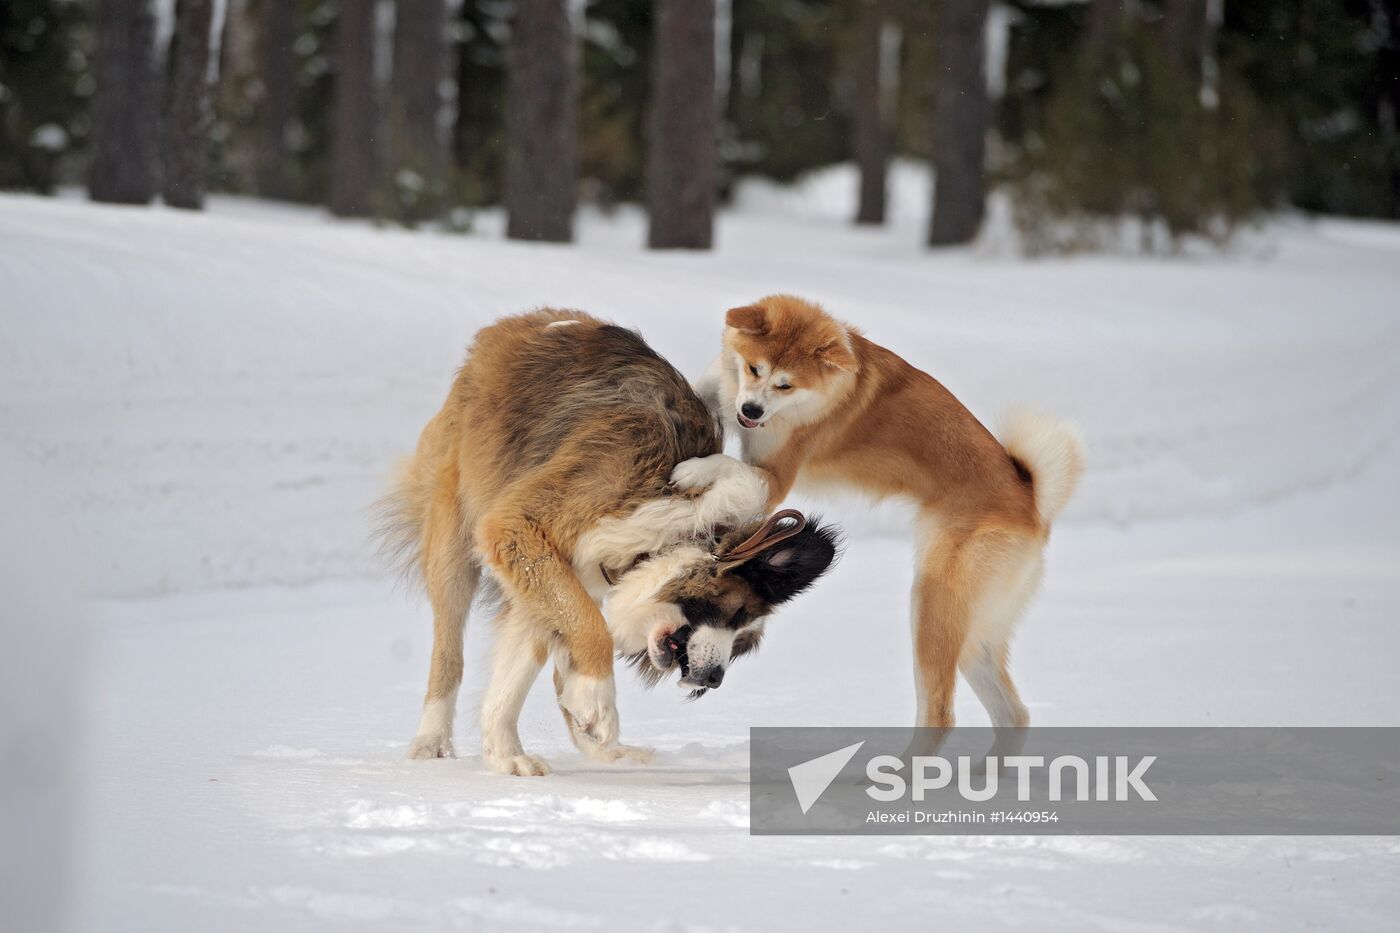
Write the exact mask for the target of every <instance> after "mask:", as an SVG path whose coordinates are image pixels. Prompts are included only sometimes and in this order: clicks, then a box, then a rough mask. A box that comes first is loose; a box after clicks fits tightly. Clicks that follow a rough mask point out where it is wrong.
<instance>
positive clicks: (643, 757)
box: [608, 745, 656, 765]
mask: <svg viewBox="0 0 1400 933" xmlns="http://www.w3.org/2000/svg"><path fill="white" fill-rule="evenodd" d="M608 752H609V757H608V760H609V761H611V762H618V761H627V762H631V763H632V764H638V765H649V764H651V763H652V762H653V761H655V760H656V749H654V748H644V747H642V746H641V745H614V746H612V747H611V748H609V749H608Z"/></svg>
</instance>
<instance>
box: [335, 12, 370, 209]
mask: <svg viewBox="0 0 1400 933" xmlns="http://www.w3.org/2000/svg"><path fill="white" fill-rule="evenodd" d="M374 7H375V0H341V4H340V18H339V20H338V21H337V23H336V40H335V42H336V56H335V111H334V113H333V115H332V130H331V134H332V139H331V183H330V196H329V203H330V209H331V213H333V214H335V215H337V216H339V217H364V216H367V215H369V214H370V213H371V211H372V209H373V194H374V181H375V163H376V142H377V139H376V136H377V134H376V130H377V113H378V108H377V106H376V88H375V82H374V45H375V37H376V31H375V21H374Z"/></svg>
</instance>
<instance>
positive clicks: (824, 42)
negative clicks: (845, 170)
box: [721, 0, 850, 181]
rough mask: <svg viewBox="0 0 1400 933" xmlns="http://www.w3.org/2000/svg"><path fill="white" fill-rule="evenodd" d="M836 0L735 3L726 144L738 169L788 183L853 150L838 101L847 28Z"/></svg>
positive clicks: (732, 166) (729, 164) (725, 156)
mask: <svg viewBox="0 0 1400 933" xmlns="http://www.w3.org/2000/svg"><path fill="white" fill-rule="evenodd" d="M844 6H845V5H844V4H843V3H840V2H837V0H745V2H739V3H735V4H734V5H733V18H734V19H733V31H732V41H731V46H730V48H731V62H732V65H731V70H730V80H729V85H730V91H729V106H728V113H727V117H728V123H729V126H728V127H727V129H726V135H727V139H726V144H725V146H724V149H723V150H722V153H721V154H722V157H723V159H724V162H725V164H726V166H727V167H728V168H729V170H730V171H731V172H732V173H734V174H746V173H756V174H760V175H767V176H769V177H771V178H776V179H778V180H780V181H789V180H791V179H794V178H796V177H797V176H798V175H800V174H801V173H802V172H804V171H807V170H809V169H812V168H816V167H817V166H821V165H828V164H830V163H832V162H836V161H839V160H841V159H844V158H846V157H847V155H848V154H849V152H850V145H849V135H850V134H849V130H848V125H847V124H848V121H847V119H846V117H845V115H844V114H843V113H842V112H841V107H840V106H839V104H838V101H837V99H836V94H835V90H836V85H837V78H838V75H839V74H840V64H841V63H840V60H839V58H840V51H839V50H840V44H841V30H842V28H843V27H844V26H845V25H846V23H847V19H848V18H847V17H846V16H845V15H844Z"/></svg>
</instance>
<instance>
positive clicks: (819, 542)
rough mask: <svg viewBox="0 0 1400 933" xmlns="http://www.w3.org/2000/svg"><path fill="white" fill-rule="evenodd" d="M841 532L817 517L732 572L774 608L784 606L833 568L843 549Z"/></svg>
mask: <svg viewBox="0 0 1400 933" xmlns="http://www.w3.org/2000/svg"><path fill="white" fill-rule="evenodd" d="M840 540H841V538H840V533H839V532H838V531H837V530H836V529H834V528H832V527H831V526H830V525H822V524H820V523H819V522H818V521H817V520H816V519H815V518H813V519H810V520H809V521H808V522H807V525H806V527H805V528H803V529H802V530H801V531H799V532H798V533H797V534H795V535H793V536H792V537H791V538H788V539H787V540H785V541H783V542H781V543H780V544H776V545H774V546H773V547H771V548H769V549H768V550H766V551H761V552H759V553H758V554H756V555H754V556H753V557H751V558H749V559H748V560H746V561H744V562H743V563H742V564H739V565H738V566H737V567H735V568H734V569H733V570H732V571H731V573H733V574H734V575H735V576H738V577H742V578H743V579H745V580H747V581H748V583H749V585H750V586H752V587H753V590H754V592H755V593H757V594H758V596H759V597H760V598H761V599H763V600H766V601H767V602H768V603H769V604H771V605H774V606H776V605H778V604H779V603H785V602H787V601H788V600H789V599H792V598H793V597H794V596H796V595H797V594H798V593H801V592H802V591H803V590H805V589H807V587H809V586H811V585H812V584H813V583H815V582H816V581H817V578H818V577H820V576H821V575H822V574H824V573H826V572H827V571H828V570H829V569H831V565H832V564H833V563H835V561H836V552H837V549H838V548H839V546H840Z"/></svg>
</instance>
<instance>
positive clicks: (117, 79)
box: [88, 0, 159, 204]
mask: <svg viewBox="0 0 1400 933" xmlns="http://www.w3.org/2000/svg"><path fill="white" fill-rule="evenodd" d="M96 71H97V90H96V95H95V97H94V100H93V104H92V150H93V158H92V169H91V171H90V173H89V176H88V193H89V195H90V196H91V197H92V199H93V200H94V201H104V202H107V203H112V204H148V203H150V201H151V199H152V198H154V197H155V195H156V187H157V182H156V179H157V176H158V174H159V164H158V161H157V159H158V154H157V151H156V133H157V130H156V124H157V117H158V113H159V105H158V103H157V96H158V94H157V88H158V87H159V83H158V81H157V78H156V69H155V19H154V18H153V17H152V15H151V5H150V2H149V0H101V3H100V4H99V6H98V11H97V69H96Z"/></svg>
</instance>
